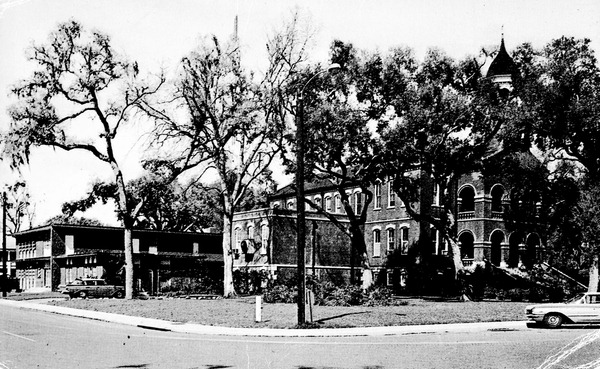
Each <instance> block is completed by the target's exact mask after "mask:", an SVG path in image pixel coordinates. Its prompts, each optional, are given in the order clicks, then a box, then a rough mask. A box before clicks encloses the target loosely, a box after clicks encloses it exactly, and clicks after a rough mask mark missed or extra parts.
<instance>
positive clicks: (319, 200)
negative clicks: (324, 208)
mask: <svg viewBox="0 0 600 369" xmlns="http://www.w3.org/2000/svg"><path fill="white" fill-rule="evenodd" d="M314 203H315V205H316V206H317V207H316V209H319V208H320V207H321V197H315V200H314Z"/></svg>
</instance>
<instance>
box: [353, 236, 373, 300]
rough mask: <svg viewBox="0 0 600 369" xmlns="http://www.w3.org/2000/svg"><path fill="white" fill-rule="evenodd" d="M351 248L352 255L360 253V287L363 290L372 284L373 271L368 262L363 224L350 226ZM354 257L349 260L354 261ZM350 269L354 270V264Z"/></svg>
mask: <svg viewBox="0 0 600 369" xmlns="http://www.w3.org/2000/svg"><path fill="white" fill-rule="evenodd" d="M351 234H352V240H351V244H352V250H351V252H352V253H353V255H356V254H359V255H360V263H361V269H362V270H361V272H362V284H361V287H362V289H363V290H366V289H367V288H369V287H371V285H372V284H373V272H372V271H371V264H370V263H369V254H368V252H367V244H366V243H365V233H364V226H356V227H352V230H351ZM355 259H356V257H353V258H352V259H351V260H352V262H353V263H354V260H355ZM352 266H353V268H352V271H354V264H353V265H352Z"/></svg>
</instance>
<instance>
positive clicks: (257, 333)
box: [0, 299, 527, 337]
mask: <svg viewBox="0 0 600 369" xmlns="http://www.w3.org/2000/svg"><path fill="white" fill-rule="evenodd" d="M0 305H5V306H12V307H17V308H21V309H32V310H38V311H45V312H49V313H55V314H61V315H68V316H74V317H80V318H87V319H93V320H100V321H106V322H112V323H118V324H125V325H131V326H137V327H140V328H145V329H152V330H158V331H171V332H178V333H189V334H199V335H219V336H249V337H252V336H254V337H353V336H401V335H409V334H428V333H429V334H431V333H469V332H484V331H513V330H521V329H526V328H527V323H526V322H525V321H509V322H483V323H458V324H430V325H406V326H385V327H360V328H322V329H277V328H233V327H219V326H210V325H202V324H194V323H177V322H170V321H166V320H160V319H153V318H144V317H137V316H129V315H122V314H114V313H105V312H101V311H91V310H80V309H73V308H68V307H62V306H54V305H46V304H40V303H35V302H27V301H12V300H4V299H0Z"/></svg>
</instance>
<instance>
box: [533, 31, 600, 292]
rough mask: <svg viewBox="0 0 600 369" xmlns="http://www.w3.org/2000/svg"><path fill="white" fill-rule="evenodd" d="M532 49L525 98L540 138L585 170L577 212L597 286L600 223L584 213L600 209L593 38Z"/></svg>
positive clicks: (599, 88)
mask: <svg viewBox="0 0 600 369" xmlns="http://www.w3.org/2000/svg"><path fill="white" fill-rule="evenodd" d="M531 54H532V55H533V56H534V57H532V58H530V59H529V63H528V66H529V68H528V71H529V76H528V77H529V78H528V79H527V80H525V81H524V83H523V85H524V86H525V87H526V88H527V93H526V94H523V96H522V103H523V105H524V106H525V107H526V108H527V109H528V110H529V111H530V112H531V114H532V118H531V119H530V121H531V127H532V130H533V132H534V133H535V143H536V144H537V145H538V146H539V147H540V148H541V149H542V150H544V151H546V152H548V153H549V154H550V155H552V158H553V160H554V161H555V162H558V163H560V162H568V163H573V164H574V165H575V167H576V168H577V170H578V172H579V173H576V174H575V176H576V178H579V179H578V180H577V181H576V183H578V184H579V185H578V186H579V188H580V191H579V192H580V194H581V195H582V197H581V198H580V200H579V203H578V205H577V206H576V208H575V209H574V214H573V215H574V216H575V218H574V222H575V224H577V228H578V229H579V231H580V235H581V237H582V239H581V241H582V242H584V243H585V245H586V248H585V250H582V251H583V252H584V254H586V256H587V259H588V260H590V284H589V290H590V291H596V290H597V288H598V278H597V275H598V263H597V258H598V254H599V253H600V246H599V245H598V243H597V241H596V240H597V237H596V231H595V230H594V229H600V223H596V222H597V219H595V218H594V217H593V216H592V217H587V216H585V214H584V213H586V212H587V211H593V210H594V209H595V208H594V206H593V201H594V196H595V195H596V189H595V185H592V184H595V183H598V181H599V180H600V150H599V149H598V148H599V147H600V146H599V144H600V141H599V140H600V138H599V136H598V134H597V132H598V130H599V129H600V99H599V93H600V68H599V66H598V61H597V59H596V56H595V54H594V51H593V49H591V47H590V40H589V39H575V38H573V37H564V36H563V37H561V38H558V39H556V40H553V41H551V42H550V43H549V44H548V45H547V46H546V47H545V48H544V49H543V50H541V51H540V52H537V53H536V52H532V53H531ZM555 166H556V165H555ZM557 167H560V166H557ZM582 216H583V218H581V217H582Z"/></svg>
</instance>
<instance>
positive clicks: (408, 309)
mask: <svg viewBox="0 0 600 369" xmlns="http://www.w3.org/2000/svg"><path fill="white" fill-rule="evenodd" d="M23 295H25V294H23ZM54 296H56V295H54ZM40 297H46V296H37V298H40ZM9 298H14V299H17V297H16V296H15V297H9ZM20 299H23V298H20ZM254 301H255V299H254V297H251V298H249V297H246V298H237V299H218V300H195V299H190V300H188V299H163V300H158V299H150V300H120V299H70V300H65V301H50V302H48V303H49V304H52V305H58V306H65V307H71V308H76V309H88V310H95V311H103V312H110V313H118V314H125V315H132V316H142V317H147V318H156V319H164V320H170V321H174V322H193V323H199V324H205V325H214V326H228V327H249V328H257V327H268V328H293V327H294V326H295V325H296V320H297V306H296V305H295V304H265V303H263V309H262V319H263V321H262V322H261V323H256V322H255V321H254V309H255V307H254ZM406 302H407V305H402V306H385V307H379V306H378V307H367V306H351V307H331V306H314V307H313V320H314V321H316V322H318V323H319V326H321V327H323V328H339V327H368V326H387V325H418V324H444V323H471V322H492V321H512V320H525V312H524V309H525V305H527V303H524V302H505V301H497V302H496V301H486V302H437V301H429V300H422V299H407V300H406ZM307 317H308V311H307Z"/></svg>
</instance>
